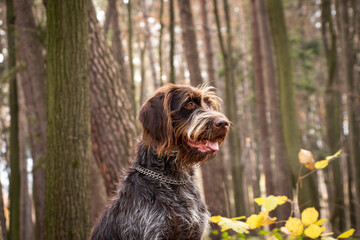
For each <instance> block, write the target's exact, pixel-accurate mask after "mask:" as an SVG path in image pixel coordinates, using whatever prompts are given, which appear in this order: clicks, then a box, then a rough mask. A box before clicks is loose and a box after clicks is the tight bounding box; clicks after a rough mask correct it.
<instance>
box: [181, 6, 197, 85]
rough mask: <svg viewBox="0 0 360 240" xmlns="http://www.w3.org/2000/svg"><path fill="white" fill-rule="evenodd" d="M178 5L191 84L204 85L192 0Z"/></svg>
mask: <svg viewBox="0 0 360 240" xmlns="http://www.w3.org/2000/svg"><path fill="white" fill-rule="evenodd" d="M178 4H179V10H180V20H181V29H182V39H183V49H184V51H185V57H186V62H187V65H188V70H189V73H190V83H191V85H193V86H195V87H196V86H198V85H200V84H201V83H202V77H201V70H200V62H199V52H198V50H197V40H196V33H195V26H194V20H193V16H192V11H191V4H190V0H178Z"/></svg>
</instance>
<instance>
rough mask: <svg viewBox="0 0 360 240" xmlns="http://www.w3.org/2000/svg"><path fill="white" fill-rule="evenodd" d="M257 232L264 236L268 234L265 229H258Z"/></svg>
mask: <svg viewBox="0 0 360 240" xmlns="http://www.w3.org/2000/svg"><path fill="white" fill-rule="evenodd" d="M259 234H260V235H263V236H266V235H268V234H269V232H268V231H265V230H260V231H259Z"/></svg>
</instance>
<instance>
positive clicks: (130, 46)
mask: <svg viewBox="0 0 360 240" xmlns="http://www.w3.org/2000/svg"><path fill="white" fill-rule="evenodd" d="M131 4H132V1H131V0H129V1H128V4H127V10H128V34H129V41H128V50H129V65H130V79H131V96H133V98H134V100H133V101H134V104H133V105H134V106H135V70H134V63H133V22H132V21H133V20H132V12H131V10H132V9H131Z"/></svg>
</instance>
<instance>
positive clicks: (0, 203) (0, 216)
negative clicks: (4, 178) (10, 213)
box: [0, 181, 8, 240]
mask: <svg viewBox="0 0 360 240" xmlns="http://www.w3.org/2000/svg"><path fill="white" fill-rule="evenodd" d="M4 209H5V206H4V198H3V192H2V184H1V181H0V227H1V236H2V238H3V240H8V232H7V229H6V218H5V213H4Z"/></svg>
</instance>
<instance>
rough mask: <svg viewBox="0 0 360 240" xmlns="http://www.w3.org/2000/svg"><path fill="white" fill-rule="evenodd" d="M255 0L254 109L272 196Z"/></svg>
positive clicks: (261, 151) (252, 15)
mask: <svg viewBox="0 0 360 240" xmlns="http://www.w3.org/2000/svg"><path fill="white" fill-rule="evenodd" d="M255 1H256V0H251V1H250V5H251V23H252V42H253V63H254V80H255V95H256V109H257V116H258V118H257V119H258V126H259V136H260V141H259V145H260V153H261V159H262V163H263V169H264V174H265V182H266V194H267V195H273V194H274V184H273V175H272V165H271V158H270V141H269V140H270V139H269V130H268V124H267V121H266V102H265V100H266V96H265V86H264V85H265V84H264V75H265V72H264V69H263V65H262V63H263V55H262V52H261V50H262V49H261V44H260V42H261V41H265V39H260V29H259V28H260V27H259V17H258V15H259V14H261V13H260V12H259V9H258V8H257V6H256V2H255Z"/></svg>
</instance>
